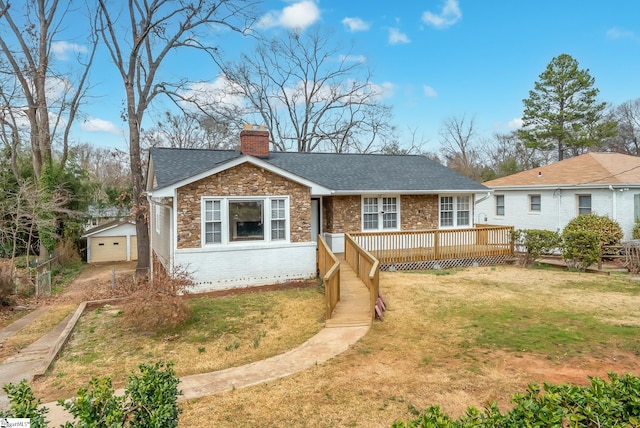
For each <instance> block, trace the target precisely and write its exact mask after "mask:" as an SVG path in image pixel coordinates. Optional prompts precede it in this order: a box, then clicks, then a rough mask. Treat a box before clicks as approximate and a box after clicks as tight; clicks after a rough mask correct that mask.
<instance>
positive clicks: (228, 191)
mask: <svg viewBox="0 0 640 428" xmlns="http://www.w3.org/2000/svg"><path fill="white" fill-rule="evenodd" d="M240 146H241V149H240V151H233V150H197V149H171V148H152V149H151V150H150V153H149V163H148V174H147V194H148V199H149V203H150V241H151V254H152V257H153V263H152V264H153V265H154V269H158V268H160V266H161V267H162V268H163V269H166V270H168V271H171V270H172V269H173V268H174V267H176V266H181V267H184V268H186V269H187V270H188V271H190V272H191V273H192V275H193V276H194V280H195V283H196V290H198V291H201V290H210V289H224V288H233V287H241V286H247V285H259V284H269V283H276V282H282V281H287V280H292V279H299V278H308V277H314V276H315V275H316V248H317V237H318V235H322V236H323V237H324V239H325V240H326V241H327V243H328V245H329V246H330V248H331V249H332V251H334V252H337V253H340V252H343V251H344V233H345V232H360V231H364V232H378V231H404V230H423V229H430V228H438V227H440V228H465V227H471V226H472V225H473V224H472V222H473V218H474V206H473V201H474V197H475V194H476V193H488V189H487V188H486V187H484V186H482V185H481V184H479V183H476V182H475V181H472V180H470V179H468V178H466V177H464V176H461V175H459V174H457V173H455V172H454V171H452V170H450V169H448V168H446V167H444V166H442V165H440V164H438V163H437V162H435V161H433V160H431V159H429V158H427V157H425V156H413V155H411V156H409V155H407V156H389V155H374V154H336V153H289V152H270V151H269V133H268V132H267V131H265V130H264V129H254V128H253V127H250V128H248V129H245V130H243V131H242V132H241V134H240Z"/></svg>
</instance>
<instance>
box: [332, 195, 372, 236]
mask: <svg viewBox="0 0 640 428" xmlns="http://www.w3.org/2000/svg"><path fill="white" fill-rule="evenodd" d="M360 206H361V197H360V195H355V196H330V197H327V198H324V199H323V200H322V207H323V216H322V218H323V225H322V228H323V232H327V233H344V232H359V231H360V229H361V227H362V225H361V222H360V218H361V217H362V212H361V211H362V208H360Z"/></svg>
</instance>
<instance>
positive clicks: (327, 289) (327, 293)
mask: <svg viewBox="0 0 640 428" xmlns="http://www.w3.org/2000/svg"><path fill="white" fill-rule="evenodd" d="M318 269H319V270H320V277H321V278H322V281H323V282H324V298H325V311H326V319H331V314H332V313H333V310H334V309H335V307H336V305H337V304H338V302H339V301H340V261H339V260H338V259H337V258H336V256H335V255H334V254H333V253H332V252H331V250H330V249H329V247H328V246H327V243H326V242H325V240H324V239H323V238H322V236H318Z"/></svg>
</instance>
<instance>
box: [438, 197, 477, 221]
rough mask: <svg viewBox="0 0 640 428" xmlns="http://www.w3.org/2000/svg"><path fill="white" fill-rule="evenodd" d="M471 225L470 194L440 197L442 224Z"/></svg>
mask: <svg viewBox="0 0 640 428" xmlns="http://www.w3.org/2000/svg"><path fill="white" fill-rule="evenodd" d="M470 225H471V197H470V196H441V197H440V226H441V227H462V226H470Z"/></svg>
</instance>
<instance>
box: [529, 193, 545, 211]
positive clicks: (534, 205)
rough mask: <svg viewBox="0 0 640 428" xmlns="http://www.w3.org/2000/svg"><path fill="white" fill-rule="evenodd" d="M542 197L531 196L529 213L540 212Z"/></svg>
mask: <svg viewBox="0 0 640 428" xmlns="http://www.w3.org/2000/svg"><path fill="white" fill-rule="evenodd" d="M541 206H542V204H541V202H540V195H529V211H538V212H539V211H540V208H541Z"/></svg>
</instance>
